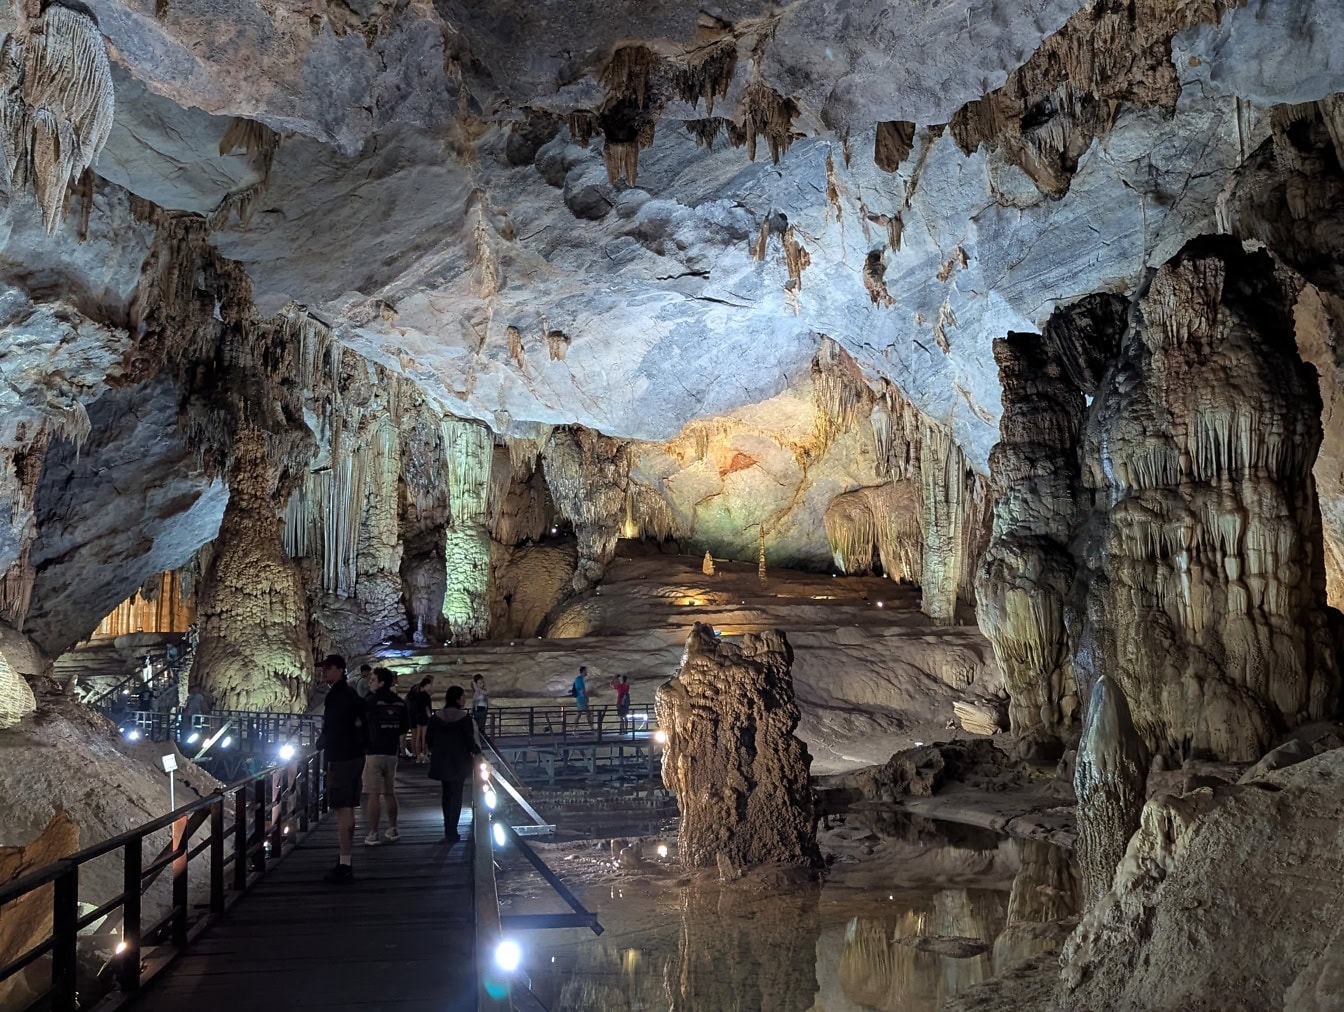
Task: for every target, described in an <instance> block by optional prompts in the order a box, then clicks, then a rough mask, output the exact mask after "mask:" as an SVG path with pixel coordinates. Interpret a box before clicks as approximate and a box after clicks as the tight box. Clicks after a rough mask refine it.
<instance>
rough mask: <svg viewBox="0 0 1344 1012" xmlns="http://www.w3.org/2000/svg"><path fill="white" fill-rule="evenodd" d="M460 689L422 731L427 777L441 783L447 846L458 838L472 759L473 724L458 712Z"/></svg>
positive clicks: (475, 746)
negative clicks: (463, 788)
mask: <svg viewBox="0 0 1344 1012" xmlns="http://www.w3.org/2000/svg"><path fill="white" fill-rule="evenodd" d="M464 695H465V693H464V692H463V691H462V686H460V685H454V686H451V687H450V688H449V689H448V692H447V694H446V695H445V696H444V700H443V706H444V708H443V709H442V710H440V711H439V712H438V713H436V714H434V716H433V717H431V718H430V721H429V727H428V728H427V729H426V731H425V740H426V741H427V743H428V744H429V775H430V777H431V778H432V779H434V780H437V781H439V783H441V784H443V836H444V839H446V840H447V841H448V842H449V843H456V842H457V841H458V840H460V839H462V837H461V836H459V835H458V832H457V823H458V820H459V819H460V818H461V817H462V782H463V781H464V780H466V779H467V777H469V776H471V771H472V769H473V768H474V767H475V765H476V764H475V761H474V760H475V758H476V756H478V755H480V754H481V746H480V745H478V744H477V743H476V722H475V721H474V720H472V719H471V714H469V713H467V711H466V710H464V709H462V697H463V696H464Z"/></svg>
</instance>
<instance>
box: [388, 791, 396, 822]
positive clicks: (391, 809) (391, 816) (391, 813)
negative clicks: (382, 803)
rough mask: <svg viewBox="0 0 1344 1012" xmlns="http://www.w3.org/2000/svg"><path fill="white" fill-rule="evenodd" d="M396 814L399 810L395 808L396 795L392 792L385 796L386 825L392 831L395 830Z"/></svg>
mask: <svg viewBox="0 0 1344 1012" xmlns="http://www.w3.org/2000/svg"><path fill="white" fill-rule="evenodd" d="M398 812H399V809H398V806H397V795H396V792H395V791H393V792H392V793H391V794H389V795H388V796H387V824H388V826H389V827H390V828H392V829H396V828H397V815H398Z"/></svg>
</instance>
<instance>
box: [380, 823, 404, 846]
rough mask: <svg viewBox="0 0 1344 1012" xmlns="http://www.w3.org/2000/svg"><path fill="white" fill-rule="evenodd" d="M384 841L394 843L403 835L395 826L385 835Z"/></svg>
mask: <svg viewBox="0 0 1344 1012" xmlns="http://www.w3.org/2000/svg"><path fill="white" fill-rule="evenodd" d="M383 839H384V840H386V841H387V842H388V843H393V842H395V841H397V840H400V839H401V834H400V833H398V832H397V827H396V826H393V827H392V828H390V829H389V830H388V831H387V832H386V833H384V834H383Z"/></svg>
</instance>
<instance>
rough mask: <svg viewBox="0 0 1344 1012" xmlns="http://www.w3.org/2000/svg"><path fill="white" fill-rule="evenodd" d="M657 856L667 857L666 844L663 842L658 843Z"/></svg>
mask: <svg viewBox="0 0 1344 1012" xmlns="http://www.w3.org/2000/svg"><path fill="white" fill-rule="evenodd" d="M658 856H659V857H667V844H665V843H660V844H658Z"/></svg>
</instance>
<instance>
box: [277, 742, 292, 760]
mask: <svg viewBox="0 0 1344 1012" xmlns="http://www.w3.org/2000/svg"><path fill="white" fill-rule="evenodd" d="M293 758H294V746H293V745H291V744H290V743H289V742H285V744H283V745H281V746H280V761H281V762H286V763H287V762H289V761H290V760H291V759H293Z"/></svg>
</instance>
